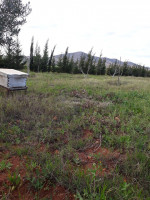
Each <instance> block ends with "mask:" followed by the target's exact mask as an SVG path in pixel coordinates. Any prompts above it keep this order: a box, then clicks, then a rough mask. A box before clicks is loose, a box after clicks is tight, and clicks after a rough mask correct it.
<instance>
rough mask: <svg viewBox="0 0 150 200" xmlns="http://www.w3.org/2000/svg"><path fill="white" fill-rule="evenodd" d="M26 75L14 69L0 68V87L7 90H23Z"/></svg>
mask: <svg viewBox="0 0 150 200" xmlns="http://www.w3.org/2000/svg"><path fill="white" fill-rule="evenodd" d="M27 77H28V74H26V73H24V72H20V71H18V70H14V69H2V68H0V86H3V87H5V88H7V89H10V90H13V89H25V88H26V81H27Z"/></svg>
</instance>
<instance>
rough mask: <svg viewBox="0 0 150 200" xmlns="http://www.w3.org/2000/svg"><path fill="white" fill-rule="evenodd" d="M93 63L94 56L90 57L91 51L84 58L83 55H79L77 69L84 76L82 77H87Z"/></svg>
mask: <svg viewBox="0 0 150 200" xmlns="http://www.w3.org/2000/svg"><path fill="white" fill-rule="evenodd" d="M93 61H94V55H92V49H91V50H90V51H89V53H88V55H87V56H85V55H84V54H82V55H81V57H80V62H79V66H78V68H79V70H80V71H81V73H82V74H83V75H84V77H87V75H88V74H89V71H90V69H91V67H92V66H93Z"/></svg>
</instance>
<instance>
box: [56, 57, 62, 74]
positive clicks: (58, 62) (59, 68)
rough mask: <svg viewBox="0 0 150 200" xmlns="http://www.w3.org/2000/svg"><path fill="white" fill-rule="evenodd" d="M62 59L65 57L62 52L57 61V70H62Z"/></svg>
mask: <svg viewBox="0 0 150 200" xmlns="http://www.w3.org/2000/svg"><path fill="white" fill-rule="evenodd" d="M62 59H63V57H62V54H61V55H60V56H59V57H58V61H57V66H58V67H57V69H56V71H57V72H62V65H63V64H62Z"/></svg>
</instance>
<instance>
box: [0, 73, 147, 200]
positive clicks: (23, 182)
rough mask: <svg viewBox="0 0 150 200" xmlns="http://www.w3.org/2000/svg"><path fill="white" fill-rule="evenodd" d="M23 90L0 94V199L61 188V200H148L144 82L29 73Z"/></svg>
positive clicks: (44, 195) (41, 195)
mask: <svg viewBox="0 0 150 200" xmlns="http://www.w3.org/2000/svg"><path fill="white" fill-rule="evenodd" d="M27 84H28V87H29V90H28V93H27V94H26V95H25V94H24V93H21V92H16V93H14V94H12V95H10V96H8V97H7V96H6V95H5V91H3V90H1V93H0V151H1V154H0V169H1V174H2V178H1V179H0V188H1V189H0V192H1V198H3V199H5V198H6V199H11V198H12V199H13V197H14V198H15V199H24V198H25V197H26V196H25V195H30V198H31V199H44V198H49V199H52V198H53V197H54V196H56V195H58V193H60V192H57V190H56V192H55V193H53V190H54V189H53V188H55V189H56V188H57V189H58V187H62V188H63V190H64V191H65V197H66V198H67V197H68V199H89V200H90V199H95V200H96V199H101V200H105V199H113V200H115V199H116V200H120V199H124V200H129V199H140V200H142V199H143V200H145V199H146V200H148V199H149V197H150V193H149V191H150V188H149V185H150V174H149V171H150V138H149V134H150V120H149V116H150V91H149V88H150V81H149V78H134V77H132V78H129V77H126V78H124V77H122V78H121V85H120V86H118V85H117V78H116V77H114V78H112V77H109V76H91V75H90V76H89V78H88V79H84V78H83V77H82V75H70V74H63V73H60V74H58V73H43V74H42V73H31V75H30V77H29V79H28V82H27ZM63 194H64V193H63ZM28 198H29V196H28Z"/></svg>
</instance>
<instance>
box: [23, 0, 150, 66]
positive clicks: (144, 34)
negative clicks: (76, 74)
mask: <svg viewBox="0 0 150 200" xmlns="http://www.w3.org/2000/svg"><path fill="white" fill-rule="evenodd" d="M24 2H27V1H26V0H24ZM31 7H32V13H31V14H30V16H28V18H27V24H25V25H24V26H23V27H22V30H21V34H20V40H21V43H22V45H23V50H24V53H25V54H26V55H29V49H30V41H31V37H32V36H34V37H35V40H37V41H38V42H39V44H40V45H41V47H43V46H44V44H45V42H46V40H47V39H48V38H49V46H50V49H51V48H52V47H53V46H54V45H55V44H57V48H56V52H55V53H56V54H58V53H61V52H64V51H65V48H66V47H67V46H69V51H70V52H74V51H85V52H88V51H89V50H90V48H91V47H94V51H95V52H96V53H97V55H99V54H100V52H101V50H102V49H103V56H106V57H110V58H111V57H114V58H120V56H121V57H122V59H123V60H131V61H133V62H137V63H141V64H145V65H146V66H147V65H148V66H150V57H149V55H150V54H149V52H150V37H149V35H150V12H149V8H150V1H149V0H143V1H141V0H121V1H120V0H113V1H112V0H93V1H91V0H55V1H52V0H43V1H37V0H31Z"/></svg>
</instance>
